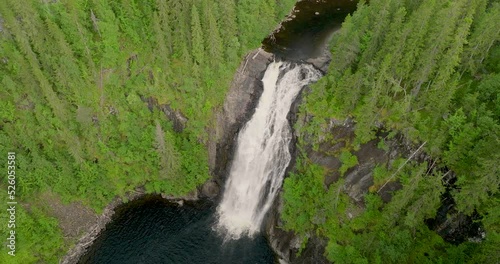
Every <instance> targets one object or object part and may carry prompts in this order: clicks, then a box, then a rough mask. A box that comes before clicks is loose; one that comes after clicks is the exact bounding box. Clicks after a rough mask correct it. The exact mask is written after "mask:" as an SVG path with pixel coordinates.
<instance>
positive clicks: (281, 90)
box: [217, 62, 321, 239]
mask: <svg viewBox="0 0 500 264" xmlns="http://www.w3.org/2000/svg"><path fill="white" fill-rule="evenodd" d="M320 76H321V74H320V72H319V71H317V70H316V69H315V68H314V67H313V66H311V65H309V64H295V63H288V62H272V63H271V64H269V66H268V67H267V70H266V72H265V74H264V77H263V78H262V82H263V84H264V91H263V93H262V95H261V97H260V100H259V102H258V105H257V108H256V109H255V113H254V114H253V116H252V118H251V119H250V120H249V121H248V122H247V123H246V124H245V126H244V127H243V128H242V130H241V131H240V133H239V135H238V142H237V146H236V148H237V149H236V152H235V156H234V160H233V162H232V166H231V169H230V174H229V177H228V179H227V182H226V186H225V191H224V195H223V198H222V201H221V203H220V205H219V207H218V208H217V215H218V223H217V227H218V229H219V230H222V231H223V232H224V233H225V234H226V238H229V239H238V238H240V237H241V236H243V235H248V236H250V237H251V236H253V235H254V234H255V233H257V232H259V230H260V228H261V225H262V221H263V220H264V217H265V214H266V212H267V211H268V210H269V208H270V207H271V205H272V203H273V200H274V198H275V197H276V194H277V193H278V191H279V189H280V187H281V184H282V182H283V177H284V174H285V170H286V168H287V166H288V164H289V163H290V160H291V155H290V152H289V144H290V141H291V139H292V135H291V129H290V125H289V123H288V120H287V115H288V112H289V111H290V107H291V105H292V103H293V101H294V100H295V98H296V97H297V95H298V94H299V92H300V90H301V89H302V87H304V86H305V85H307V84H309V83H311V82H314V81H316V80H318V79H319V77H320Z"/></svg>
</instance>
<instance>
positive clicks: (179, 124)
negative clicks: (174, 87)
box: [141, 96, 188, 133]
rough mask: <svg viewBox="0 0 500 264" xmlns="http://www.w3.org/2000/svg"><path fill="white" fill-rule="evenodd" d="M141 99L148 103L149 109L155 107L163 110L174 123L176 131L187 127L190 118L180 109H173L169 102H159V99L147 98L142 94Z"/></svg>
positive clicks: (151, 109) (178, 131)
mask: <svg viewBox="0 0 500 264" xmlns="http://www.w3.org/2000/svg"><path fill="white" fill-rule="evenodd" d="M141 100H142V101H143V102H145V103H147V106H148V109H149V111H153V109H155V108H158V109H159V110H160V111H162V112H163V113H164V114H165V117H166V118H167V119H168V120H170V121H171V122H172V123H173V128H174V131H175V132H177V133H180V132H182V130H184V128H185V127H186V123H187V121H188V119H187V118H186V117H185V116H184V115H183V114H182V113H181V112H180V111H177V110H174V109H172V108H171V107H170V105H168V104H162V105H160V104H158V100H156V98H153V97H147V98H146V97H144V96H141Z"/></svg>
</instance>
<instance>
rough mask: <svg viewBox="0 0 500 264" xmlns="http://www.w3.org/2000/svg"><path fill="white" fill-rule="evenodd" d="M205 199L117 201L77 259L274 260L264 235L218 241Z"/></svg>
mask: <svg viewBox="0 0 500 264" xmlns="http://www.w3.org/2000/svg"><path fill="white" fill-rule="evenodd" d="M214 211H215V206H214V205H213V203H211V202H195V203H185V204H184V205H183V206H180V205H177V204H175V203H170V202H168V201H166V200H164V199H162V198H161V197H160V196H149V197H145V198H142V199H139V200H136V201H132V202H129V203H127V204H124V205H122V206H121V207H119V208H118V209H117V210H116V213H115V215H114V216H113V221H112V222H111V223H109V224H108V225H107V226H106V230H105V231H103V232H102V233H101V234H100V236H99V238H98V239H97V240H96V241H95V242H94V243H93V244H92V246H91V248H90V249H89V250H88V251H87V253H86V254H85V255H84V256H82V257H81V259H80V261H79V263H82V264H83V263H93V264H94V263H95V264H99V263H103V264H114V263H116V264H127V263H130V264H132V263H133V264H136V263H144V264H149V263H151V264H161V263H190V264H191V263H192V264H196V263H200V264H201V263H204V264H209V263H258V264H261V263H262V264H265V263H275V256H274V254H273V252H272V250H271V248H270V247H269V245H268V243H267V241H266V239H265V237H264V236H262V235H259V236H255V237H254V238H253V239H250V238H242V239H240V240H237V241H226V242H224V239H223V237H221V236H219V235H218V234H217V232H215V231H213V230H212V226H213V224H214V221H215V219H214Z"/></svg>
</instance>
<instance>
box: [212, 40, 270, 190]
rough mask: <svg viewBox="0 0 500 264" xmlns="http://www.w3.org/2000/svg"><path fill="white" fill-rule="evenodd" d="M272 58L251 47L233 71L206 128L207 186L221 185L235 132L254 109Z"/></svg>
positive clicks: (235, 137) (233, 146)
mask: <svg viewBox="0 0 500 264" xmlns="http://www.w3.org/2000/svg"><path fill="white" fill-rule="evenodd" d="M272 57H273V55H272V54H271V53H268V52H265V51H264V50H261V49H257V50H254V51H252V52H250V53H249V54H248V55H247V56H246V57H245V59H244V60H243V62H242V63H241V65H240V67H239V68H238V71H237V72H236V74H235V77H234V79H233V82H232V83H231V87H230V89H229V91H228V93H227V95H226V100H225V102H224V106H223V108H222V109H221V111H219V112H218V113H217V114H216V118H217V119H216V123H217V124H216V125H215V126H214V128H212V129H211V130H210V131H209V135H210V141H209V142H208V152H209V166H210V171H211V173H212V175H213V180H212V181H211V183H210V184H211V185H214V183H215V184H217V185H218V186H223V185H224V181H225V179H226V177H227V173H228V170H229V168H230V163H231V159H232V157H233V153H234V149H235V145H236V141H237V136H238V132H239V131H240V129H241V128H242V126H243V125H244V124H245V123H246V122H247V121H248V120H249V119H250V118H251V116H252V115H253V113H254V112H255V107H256V105H257V103H258V101H259V97H260V95H261V94H262V91H263V89H264V86H263V83H262V80H261V79H262V77H263V76H264V73H265V71H266V68H267V65H268V64H269V63H271V60H272ZM213 196H214V195H213V193H212V197H213Z"/></svg>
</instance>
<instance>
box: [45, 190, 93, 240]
mask: <svg viewBox="0 0 500 264" xmlns="http://www.w3.org/2000/svg"><path fill="white" fill-rule="evenodd" d="M39 198H40V200H39V202H38V203H39V204H40V205H41V207H42V208H44V210H45V211H46V212H47V214H48V215H50V216H52V217H55V218H57V220H58V222H59V227H60V228H61V230H62V232H63V234H64V238H65V240H66V241H74V240H76V239H78V238H79V237H80V236H81V235H82V234H83V233H84V232H86V231H87V230H88V229H89V228H90V227H91V226H92V224H93V223H95V222H96V220H97V215H96V214H95V212H94V211H93V210H92V209H90V208H89V207H87V206H85V205H83V204H81V203H80V202H72V203H69V204H64V203H63V202H62V201H61V199H60V198H59V197H58V196H57V195H55V194H53V193H50V192H46V193H43V194H41V195H40V197H39Z"/></svg>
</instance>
